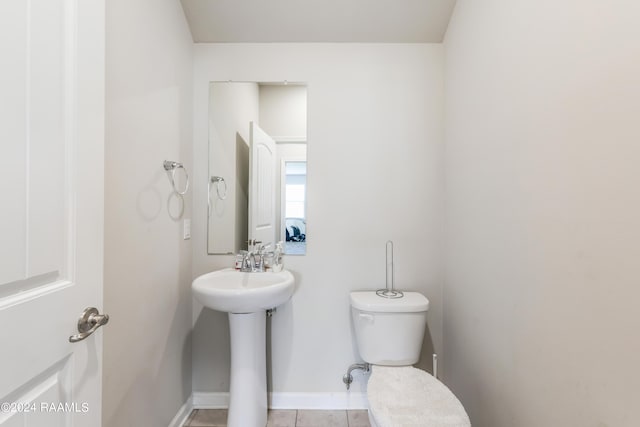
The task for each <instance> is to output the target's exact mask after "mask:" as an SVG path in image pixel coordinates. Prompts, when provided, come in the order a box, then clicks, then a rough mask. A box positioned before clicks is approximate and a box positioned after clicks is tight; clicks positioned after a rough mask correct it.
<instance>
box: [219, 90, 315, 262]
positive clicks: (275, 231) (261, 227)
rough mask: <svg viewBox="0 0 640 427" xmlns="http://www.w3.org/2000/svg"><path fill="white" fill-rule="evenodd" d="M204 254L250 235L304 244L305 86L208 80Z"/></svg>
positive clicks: (292, 246) (223, 250)
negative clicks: (205, 236) (207, 192)
mask: <svg viewBox="0 0 640 427" xmlns="http://www.w3.org/2000/svg"><path fill="white" fill-rule="evenodd" d="M208 181H209V182H208V188H209V196H208V197H209V200H208V211H209V212H208V215H209V216H208V239H207V248H208V253H209V254H230V253H238V252H239V251H240V250H242V249H245V250H246V249H247V242H248V241H250V240H257V241H261V242H262V243H263V244H267V243H271V248H272V249H273V247H274V246H275V243H276V242H278V241H282V242H284V249H285V254H290V255H294V254H295V255H304V254H305V253H306V244H307V224H306V218H307V215H306V214H307V212H306V194H307V191H306V185H307V87H306V85H304V84H297V83H296V84H294V83H288V84H287V83H286V82H284V83H282V82H281V83H256V82H212V83H211V84H210V86H209V177H208Z"/></svg>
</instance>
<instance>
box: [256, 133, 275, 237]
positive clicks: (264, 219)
mask: <svg viewBox="0 0 640 427" xmlns="http://www.w3.org/2000/svg"><path fill="white" fill-rule="evenodd" d="M249 126H250V132H249V139H250V145H251V154H250V156H249V240H257V241H260V242H262V243H264V244H267V243H273V244H275V239H276V209H275V208H276V182H275V181H276V143H275V141H274V140H273V138H271V137H270V136H269V135H267V134H266V133H265V131H263V130H262V129H260V126H258V125H257V124H255V123H254V122H250V124H249Z"/></svg>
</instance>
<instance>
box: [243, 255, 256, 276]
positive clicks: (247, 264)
mask: <svg viewBox="0 0 640 427" xmlns="http://www.w3.org/2000/svg"><path fill="white" fill-rule="evenodd" d="M240 253H241V254H242V266H241V267H240V271H242V272H245V273H247V272H249V273H250V272H252V271H253V269H254V266H255V263H256V256H255V255H254V253H253V252H248V251H241V252H240ZM252 259H253V261H252Z"/></svg>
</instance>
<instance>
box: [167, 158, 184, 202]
mask: <svg viewBox="0 0 640 427" xmlns="http://www.w3.org/2000/svg"><path fill="white" fill-rule="evenodd" d="M162 166H164V170H166V171H167V173H169V181H171V186H172V187H173V191H175V192H176V193H178V194H180V195H184V194H187V190H188V189H189V173H188V172H187V170H186V169H185V167H184V165H183V164H182V163H178V162H174V161H171V160H165V161H164V163H163V164H162ZM178 169H182V170H183V171H184V176H185V178H186V183H185V185H184V190H182V191H180V190H178V187H176V180H175V177H176V170H178Z"/></svg>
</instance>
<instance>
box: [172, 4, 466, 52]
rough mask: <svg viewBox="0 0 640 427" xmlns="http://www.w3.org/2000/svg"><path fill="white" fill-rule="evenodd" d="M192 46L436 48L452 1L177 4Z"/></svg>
mask: <svg viewBox="0 0 640 427" xmlns="http://www.w3.org/2000/svg"><path fill="white" fill-rule="evenodd" d="M181 3H182V8H183V9H184V12H185V15H186V16H187V21H188V22H189V26H190V28H191V34H192V35H193V40H194V41H195V42H212V43H277V42H290V43H294V42H299V43H313V42H352V43H440V42H442V39H443V37H444V33H445V31H446V30H447V25H448V24H449V18H450V17H451V12H452V11H453V7H454V5H455V3H456V0H181Z"/></svg>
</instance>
